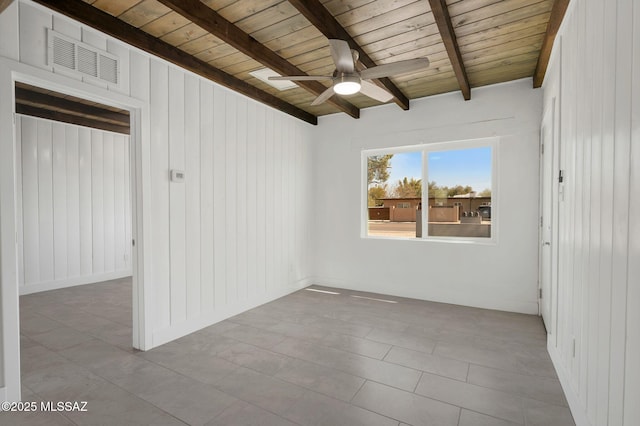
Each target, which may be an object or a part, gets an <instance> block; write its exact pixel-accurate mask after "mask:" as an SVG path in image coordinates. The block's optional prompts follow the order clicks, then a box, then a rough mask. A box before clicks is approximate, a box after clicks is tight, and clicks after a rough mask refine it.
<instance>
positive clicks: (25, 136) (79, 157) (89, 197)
mask: <svg viewBox="0 0 640 426" xmlns="http://www.w3.org/2000/svg"><path fill="white" fill-rule="evenodd" d="M19 127H20V132H19V133H18V136H19V138H20V139H19V144H18V146H20V147H21V155H20V157H19V159H20V165H21V169H22V172H21V181H22V180H25V179H26V181H25V182H24V184H23V185H21V193H20V198H22V199H24V201H23V203H22V214H21V219H22V230H23V236H22V240H21V241H22V243H21V244H22V247H23V254H22V255H21V258H22V259H21V260H20V262H21V263H22V264H24V265H26V266H27V269H28V271H27V273H26V274H21V285H24V286H26V287H25V289H24V291H28V292H33V291H42V290H48V289H51V288H60V287H65V286H70V285H77V284H80V283H87V282H95V281H101V280H103V279H105V278H104V276H102V275H101V276H99V277H96V278H93V281H92V277H93V276H94V275H96V274H102V273H115V272H119V274H118V275H122V273H125V274H126V273H127V272H129V269H130V263H129V262H128V261H125V260H124V258H125V251H126V249H125V244H126V240H127V238H128V237H127V235H126V227H127V226H130V225H127V224H128V223H130V220H131V218H130V216H131V214H130V212H129V210H127V207H126V206H125V201H124V199H125V197H126V196H128V193H129V190H128V188H127V187H126V185H128V184H129V181H128V174H129V172H128V169H126V168H125V163H126V162H127V161H128V160H127V158H126V156H125V151H127V150H128V144H129V137H128V136H124V135H117V134H113V133H109V132H104V131H101V130H91V129H88V128H84V127H79V126H74V125H69V124H64V123H59V122H51V121H48V120H42V119H37V118H33V117H28V116H20V117H19ZM96 140H97V142H96ZM94 142H95V145H96V146H98V145H99V146H100V147H101V148H100V149H95V150H94V147H93V146H92V145H94ZM109 146H111V147H112V148H111V149H110V148H109ZM94 154H95V155H94ZM105 154H106V155H105ZM109 157H111V159H109ZM47 158H48V160H47ZM47 182H48V184H47ZM100 182H102V183H103V185H101V188H99V187H96V186H95V185H97V184H99V183H100ZM104 183H106V185H105V184H104ZM109 183H110V184H109ZM109 186H110V189H109ZM94 192H95V193H94ZM110 194H111V195H110ZM116 194H117V195H116ZM94 195H95V196H94ZM47 200H49V201H47ZM43 206H44V208H42V207H43ZM96 217H98V218H99V220H96ZM108 217H111V226H109V221H108V220H106V219H107V218H108ZM96 223H102V224H104V225H103V226H102V227H98V228H94V225H95V224H96ZM115 223H117V226H114V224H115ZM43 226H44V228H43ZM43 229H45V232H44V233H43V232H42V230H43ZM94 231H96V232H97V234H98V238H94ZM43 239H44V241H46V242H47V243H46V244H47V245H50V246H51V248H50V249H47V250H44V251H43V250H41V249H40V246H41V244H40V241H41V240H43ZM99 241H102V245H103V246H102V247H97V246H96V245H95V244H98V242H99ZM36 244H37V245H36ZM96 251H98V255H97V257H98V258H99V259H102V269H98V272H96V271H94V268H93V265H94V261H93V257H94V254H95V252H96ZM116 252H117V253H118V256H119V258H120V259H122V261H121V262H119V263H117V264H115V263H114V255H113V253H116ZM105 253H111V254H106V255H105ZM109 259H111V262H110V263H109ZM105 265H106V267H105ZM47 268H49V269H50V268H52V269H51V273H52V275H45V274H41V273H40V272H41V271H42V270H43V269H47ZM34 272H36V273H34ZM27 287H28V288H27Z"/></svg>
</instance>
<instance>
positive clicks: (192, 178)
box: [184, 75, 206, 318]
mask: <svg viewBox="0 0 640 426" xmlns="http://www.w3.org/2000/svg"><path fill="white" fill-rule="evenodd" d="M199 89H200V84H199V81H198V79H197V78H196V77H194V76H191V75H187V76H186V77H185V90H184V92H185V99H186V100H187V102H185V110H184V117H185V122H184V143H185V171H186V173H187V177H186V188H185V189H186V194H185V206H184V209H185V217H186V232H185V237H186V246H185V249H186V285H187V318H195V317H198V316H199V315H200V308H201V301H200V298H201V297H202V294H201V283H202V281H201V280H202V277H201V272H202V271H201V269H200V265H201V264H202V260H201V257H200V256H201V250H202V247H201V242H200V233H201V230H202V228H201V215H202V205H201V196H202V194H201V187H202V185H203V182H202V176H201V171H200V155H201V147H200V144H201V139H200V138H201V136H200V90H199ZM205 185H206V184H205Z"/></svg>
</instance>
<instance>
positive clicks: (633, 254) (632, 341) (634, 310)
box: [624, 7, 640, 426]
mask: <svg viewBox="0 0 640 426" xmlns="http://www.w3.org/2000/svg"><path fill="white" fill-rule="evenodd" d="M632 40H634V43H633V46H632V47H633V49H632V51H631V57H632V59H633V64H632V67H633V68H632V70H631V75H632V76H634V77H633V78H632V81H631V99H632V105H631V155H630V157H629V158H630V176H629V177H630V179H629V182H630V188H629V194H630V197H629V212H631V214H632V217H631V218H630V221H629V253H628V262H629V263H628V264H629V271H628V273H629V276H628V278H627V283H628V286H629V287H628V294H627V342H626V354H625V388H624V426H633V425H634V424H637V423H638V422H639V421H640V404H638V399H639V398H640V361H638V358H639V357H640V327H638V326H637V325H638V324H640V309H638V301H639V300H640V262H638V259H640V221H638V220H635V217H633V216H635V214H634V213H635V212H638V211H640V78H638V75H640V42H638V40H640V7H634V8H633V35H632Z"/></svg>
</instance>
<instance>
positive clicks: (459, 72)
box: [429, 0, 471, 101]
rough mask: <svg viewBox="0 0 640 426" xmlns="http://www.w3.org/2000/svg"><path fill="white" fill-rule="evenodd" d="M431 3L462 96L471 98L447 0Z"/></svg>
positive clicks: (430, 0) (430, 1) (467, 98)
mask: <svg viewBox="0 0 640 426" xmlns="http://www.w3.org/2000/svg"><path fill="white" fill-rule="evenodd" d="M429 4H430V5H431V13H433V16H434V18H435V20H436V24H437V25H438V29H439V30H440V35H441V36H442V42H443V43H444V46H445V47H446V49H447V53H448V54H449V60H450V61H451V65H452V66H453V69H454V70H455V72H456V78H457V79H458V84H459V85H460V91H461V92H462V96H463V97H464V99H465V100H467V101H468V100H469V99H471V86H470V85H469V79H468V78H467V72H466V70H465V66H464V62H463V60H462V55H461V54H460V48H459V47H458V41H457V39H456V33H455V31H454V30H453V24H452V22H451V17H450V16H449V11H448V9H447V3H446V2H445V0H429Z"/></svg>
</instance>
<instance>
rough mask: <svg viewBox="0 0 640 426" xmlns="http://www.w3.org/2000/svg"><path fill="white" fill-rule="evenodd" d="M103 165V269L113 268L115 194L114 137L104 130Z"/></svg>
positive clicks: (109, 269)
mask: <svg viewBox="0 0 640 426" xmlns="http://www.w3.org/2000/svg"><path fill="white" fill-rule="evenodd" d="M102 147H103V165H102V188H103V192H102V196H103V197H102V206H103V208H104V215H103V223H104V234H103V235H104V270H105V271H113V270H114V269H115V247H114V235H113V234H114V232H115V208H114V207H115V203H114V201H115V194H114V186H115V185H114V183H115V182H114V181H115V177H114V176H115V174H114V170H115V167H114V137H113V133H108V132H105V133H104V135H103V137H102Z"/></svg>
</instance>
